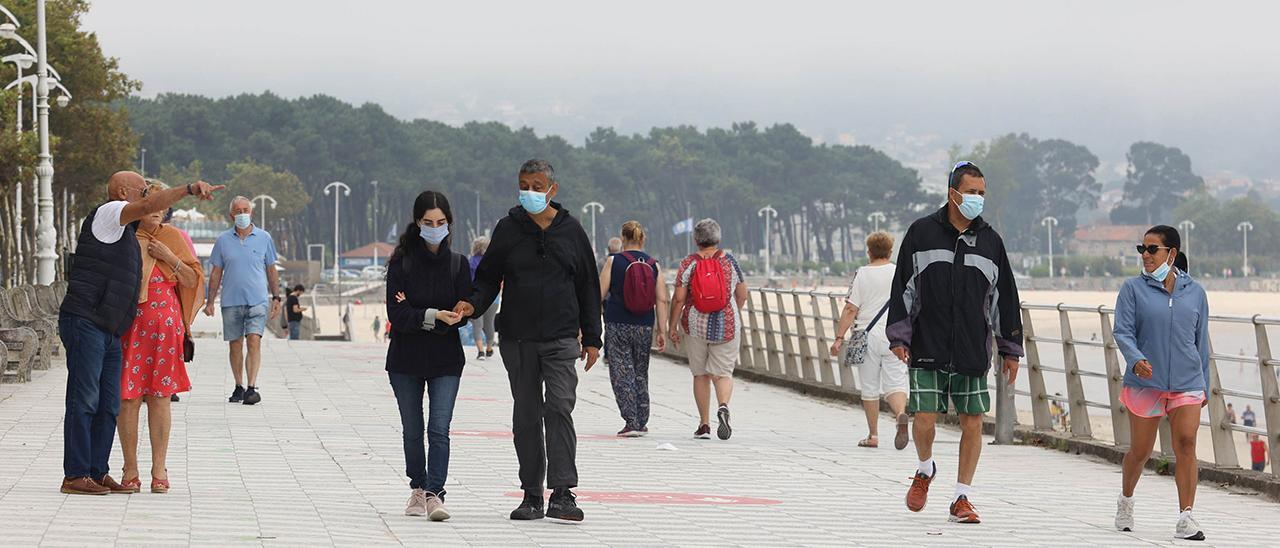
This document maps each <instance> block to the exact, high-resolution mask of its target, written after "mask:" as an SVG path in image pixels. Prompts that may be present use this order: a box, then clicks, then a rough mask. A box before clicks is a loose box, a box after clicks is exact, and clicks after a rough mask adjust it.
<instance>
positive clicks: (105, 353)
mask: <svg viewBox="0 0 1280 548" xmlns="http://www.w3.org/2000/svg"><path fill="white" fill-rule="evenodd" d="M222 188H223V187H222V186H221V185H216V186H215V185H210V184H209V183H205V182H203V181H200V182H196V183H192V184H189V185H184V186H179V187H174V188H170V189H168V190H161V191H158V192H154V193H152V192H149V191H148V190H147V183H146V180H144V179H143V178H142V176H141V175H138V174H137V173H134V172H132V171H121V172H118V173H115V174H114V175H112V176H111V178H110V179H108V180H107V189H106V190H107V200H106V201H104V202H103V203H102V204H100V205H98V206H97V207H95V208H93V210H92V211H90V212H89V216H88V217H86V218H85V220H84V223H83V224H81V226H80V235H79V236H78V237H77V239H76V242H77V243H76V255H75V261H73V262H72V263H71V266H70V268H68V269H67V294H66V297H65V298H64V299H63V300H62V304H61V306H60V307H59V310H58V336H59V337H60V338H61V339H62V344H63V346H64V347H65V348H66V351H67V392H66V402H65V406H66V413H65V415H64V417H63V422H62V426H63V428H62V444H63V447H62V471H63V479H62V486H61V488H60V490H61V492H63V493H65V494H69V495H106V494H109V493H132V492H134V489H132V488H130V487H125V486H123V485H121V484H120V483H119V482H117V481H116V480H115V479H113V478H112V477H111V476H110V474H108V472H109V471H110V466H109V463H108V461H109V460H110V458H111V446H112V444H113V443H114V442H115V437H116V417H117V415H118V414H119V413H120V401H121V394H120V386H121V373H122V369H123V365H124V353H123V351H122V349H121V347H120V344H121V343H120V338H121V337H123V336H124V335H125V334H127V333H129V330H130V329H131V328H132V327H133V322H134V321H135V320H134V318H135V316H136V315H137V303H138V291H139V290H140V288H141V286H142V261H143V260H142V249H141V247H140V246H139V245H138V237H137V231H138V225H139V222H140V221H141V219H142V218H143V217H146V216H147V215H150V214H152V213H156V212H163V211H165V210H166V209H169V206H171V205H173V204H174V203H176V202H177V201H178V200H181V199H182V198H185V197H187V196H198V197H199V198H200V199H201V200H209V199H212V198H213V193H214V192H216V191H218V190H222Z"/></svg>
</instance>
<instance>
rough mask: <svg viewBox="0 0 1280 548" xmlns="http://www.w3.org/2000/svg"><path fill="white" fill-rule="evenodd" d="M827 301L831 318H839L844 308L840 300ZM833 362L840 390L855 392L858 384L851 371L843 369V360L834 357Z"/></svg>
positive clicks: (830, 297) (832, 296)
mask: <svg viewBox="0 0 1280 548" xmlns="http://www.w3.org/2000/svg"><path fill="white" fill-rule="evenodd" d="M828 299H830V300H831V317H833V318H839V317H840V314H841V313H842V312H843V311H844V306H843V305H841V304H840V300H839V299H837V298H836V296H835V295H831V296H829V297H828ZM835 360H836V364H835V367H836V369H839V370H840V388H842V389H844V391H845V392H849V393H854V392H857V391H858V383H857V381H855V380H854V378H853V369H852V368H849V369H845V367H844V360H843V359H842V358H841V356H836V357H835Z"/></svg>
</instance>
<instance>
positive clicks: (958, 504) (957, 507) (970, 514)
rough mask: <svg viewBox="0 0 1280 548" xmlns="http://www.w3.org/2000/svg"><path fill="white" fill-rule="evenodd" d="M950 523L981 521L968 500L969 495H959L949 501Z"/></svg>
mask: <svg viewBox="0 0 1280 548" xmlns="http://www.w3.org/2000/svg"><path fill="white" fill-rule="evenodd" d="M949 519H950V521H951V523H982V520H980V519H978V513H977V512H976V511H974V509H973V504H972V503H970V502H969V497H966V496H964V495H960V498H958V499H956V501H955V502H953V503H951V518H949Z"/></svg>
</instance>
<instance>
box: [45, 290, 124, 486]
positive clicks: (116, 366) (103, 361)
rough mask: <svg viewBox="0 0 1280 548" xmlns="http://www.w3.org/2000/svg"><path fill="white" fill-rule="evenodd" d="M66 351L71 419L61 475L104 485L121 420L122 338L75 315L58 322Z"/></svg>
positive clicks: (66, 427)
mask: <svg viewBox="0 0 1280 548" xmlns="http://www.w3.org/2000/svg"><path fill="white" fill-rule="evenodd" d="M58 332H59V336H60V337H61V338H62V345H63V346H64V347H66V349H67V397H66V407H67V413H66V416H65V417H64V420H63V425H62V472H63V475H64V476H66V477H68V478H80V477H85V476H89V477H92V478H94V479H101V478H102V476H105V475H107V472H109V471H110V468H111V467H110V466H109V465H108V463H107V459H108V458H110V457H111V444H112V443H113V442H114V441H115V437H116V415H118V414H120V370H121V368H122V363H123V359H124V356H123V354H122V353H121V351H120V337H117V336H115V335H113V334H111V333H108V332H106V331H103V330H102V329H100V328H98V326H97V325H95V324H94V323H93V322H91V321H89V320H87V319H85V318H82V317H80V316H75V315H71V314H61V315H59V316H58Z"/></svg>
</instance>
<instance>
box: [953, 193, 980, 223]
mask: <svg viewBox="0 0 1280 548" xmlns="http://www.w3.org/2000/svg"><path fill="white" fill-rule="evenodd" d="M985 202H986V199H985V198H983V197H982V196H979V195H977V194H961V195H960V205H959V207H960V214H961V215H964V218H966V219H969V220H970V221H972V220H974V219H977V218H978V216H979V215H982V206H983V205H984V204H985Z"/></svg>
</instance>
